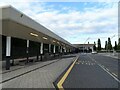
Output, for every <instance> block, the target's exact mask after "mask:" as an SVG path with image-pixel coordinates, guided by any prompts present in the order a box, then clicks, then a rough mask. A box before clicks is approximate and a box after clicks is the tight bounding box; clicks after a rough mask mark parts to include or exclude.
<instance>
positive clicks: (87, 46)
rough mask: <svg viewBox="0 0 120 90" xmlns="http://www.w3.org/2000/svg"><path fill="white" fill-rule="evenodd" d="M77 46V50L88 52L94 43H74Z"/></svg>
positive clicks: (91, 49)
mask: <svg viewBox="0 0 120 90" xmlns="http://www.w3.org/2000/svg"><path fill="white" fill-rule="evenodd" d="M74 46H75V47H77V52H86V53H90V52H92V51H93V46H94V44H74Z"/></svg>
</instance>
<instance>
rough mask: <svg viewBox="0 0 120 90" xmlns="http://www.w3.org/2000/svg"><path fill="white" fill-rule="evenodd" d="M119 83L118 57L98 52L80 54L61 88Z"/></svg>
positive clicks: (116, 86) (112, 86) (112, 87)
mask: <svg viewBox="0 0 120 90" xmlns="http://www.w3.org/2000/svg"><path fill="white" fill-rule="evenodd" d="M119 85H120V80H119V79H118V59H116V58H112V57H108V56H103V55H100V54H81V55H80V57H79V59H78V60H77V62H76V64H75V65H74V67H73V68H72V70H71V72H70V73H69V75H68V77H67V78H66V80H65V81H64V83H63V88H64V89H68V88H79V89H80V88H81V90H82V89H83V88H89V89H91V90H92V88H107V89H108V90H109V89H113V90H114V89H115V88H118V86H119Z"/></svg>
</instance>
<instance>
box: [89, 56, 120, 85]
mask: <svg viewBox="0 0 120 90" xmlns="http://www.w3.org/2000/svg"><path fill="white" fill-rule="evenodd" d="M89 57H90V56H89ZM90 58H91V57H90ZM91 59H92V60H93V58H91ZM94 61H95V62H96V63H97V65H98V66H100V67H101V68H102V69H103V70H104V71H105V72H107V73H108V74H109V75H110V76H111V77H113V78H114V79H115V80H116V81H117V82H119V83H120V80H119V79H118V78H116V77H115V76H114V74H112V73H110V72H109V69H107V68H105V67H104V66H103V65H101V64H99V63H98V62H97V61H96V60H95V59H94ZM115 75H116V74H115Z"/></svg>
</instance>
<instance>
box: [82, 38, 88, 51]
mask: <svg viewBox="0 0 120 90" xmlns="http://www.w3.org/2000/svg"><path fill="white" fill-rule="evenodd" d="M89 39H90V38H89V37H88V38H87V39H86V41H85V42H84V44H85V43H86V42H87V41H88V40H89ZM84 44H83V53H84Z"/></svg>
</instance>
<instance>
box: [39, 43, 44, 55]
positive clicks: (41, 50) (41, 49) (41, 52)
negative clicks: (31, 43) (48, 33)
mask: <svg viewBox="0 0 120 90" xmlns="http://www.w3.org/2000/svg"><path fill="white" fill-rule="evenodd" d="M40 54H43V43H41V47H40Z"/></svg>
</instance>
